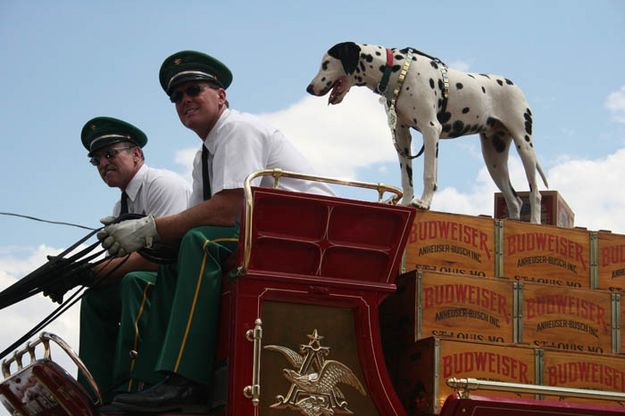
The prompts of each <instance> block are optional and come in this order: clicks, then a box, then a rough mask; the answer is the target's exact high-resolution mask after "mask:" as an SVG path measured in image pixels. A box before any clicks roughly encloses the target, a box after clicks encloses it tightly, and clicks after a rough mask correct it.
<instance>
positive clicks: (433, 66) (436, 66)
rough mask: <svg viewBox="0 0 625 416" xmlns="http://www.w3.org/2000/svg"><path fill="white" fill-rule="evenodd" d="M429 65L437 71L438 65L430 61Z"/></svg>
mask: <svg viewBox="0 0 625 416" xmlns="http://www.w3.org/2000/svg"><path fill="white" fill-rule="evenodd" d="M430 65H432V68H434V69H438V64H437V63H436V62H434V61H430Z"/></svg>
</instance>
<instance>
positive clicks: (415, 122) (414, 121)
mask: <svg viewBox="0 0 625 416" xmlns="http://www.w3.org/2000/svg"><path fill="white" fill-rule="evenodd" d="M412 122H413V123H414V125H415V126H416V125H417V124H418V123H417V119H416V118H413V119H412Z"/></svg>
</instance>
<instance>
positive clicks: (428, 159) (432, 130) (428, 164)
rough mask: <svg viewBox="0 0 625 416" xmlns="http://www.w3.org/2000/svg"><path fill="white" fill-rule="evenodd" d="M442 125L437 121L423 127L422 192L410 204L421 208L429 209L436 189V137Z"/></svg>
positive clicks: (438, 135)
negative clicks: (419, 197) (419, 196)
mask: <svg viewBox="0 0 625 416" xmlns="http://www.w3.org/2000/svg"><path fill="white" fill-rule="evenodd" d="M441 130H442V127H441V125H440V123H438V122H431V123H430V125H429V126H428V128H423V129H422V133H423V148H424V152H423V158H424V160H423V163H424V166H423V194H422V195H421V199H416V198H415V199H413V200H412V205H414V206H416V207H418V208H421V209H430V205H431V204H432V197H433V196H434V191H436V181H437V169H438V139H439V137H440V134H441Z"/></svg>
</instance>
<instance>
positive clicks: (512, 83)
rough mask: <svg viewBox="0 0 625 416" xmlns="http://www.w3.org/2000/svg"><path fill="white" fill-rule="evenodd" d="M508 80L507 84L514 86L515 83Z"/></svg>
mask: <svg viewBox="0 0 625 416" xmlns="http://www.w3.org/2000/svg"><path fill="white" fill-rule="evenodd" d="M505 80H506V84H508V85H514V82H512V81H510V80H509V79H508V78H505Z"/></svg>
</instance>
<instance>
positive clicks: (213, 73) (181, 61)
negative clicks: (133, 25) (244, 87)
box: [158, 51, 232, 95]
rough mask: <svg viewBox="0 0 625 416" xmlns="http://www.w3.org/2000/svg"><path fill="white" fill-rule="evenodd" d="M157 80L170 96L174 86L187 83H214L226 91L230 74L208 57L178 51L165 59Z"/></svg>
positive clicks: (193, 52) (226, 68)
mask: <svg viewBox="0 0 625 416" xmlns="http://www.w3.org/2000/svg"><path fill="white" fill-rule="evenodd" d="M158 78H159V81H160V82H161V87H163V90H165V92H166V93H167V95H171V92H172V90H173V89H174V88H175V87H176V85H179V84H181V83H183V82H187V81H214V82H217V83H218V84H219V85H221V86H222V87H223V88H224V89H226V88H228V87H229V86H230V84H231V83H232V72H230V70H229V69H228V67H227V66H226V65H224V64H223V63H222V62H221V61H219V60H218V59H215V58H213V57H212V56H210V55H207V54H205V53H202V52H196V51H180V52H176V53H175V54H173V55H171V56H170V57H168V58H167V59H165V61H164V62H163V65H161V70H160V71H159V74H158Z"/></svg>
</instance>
